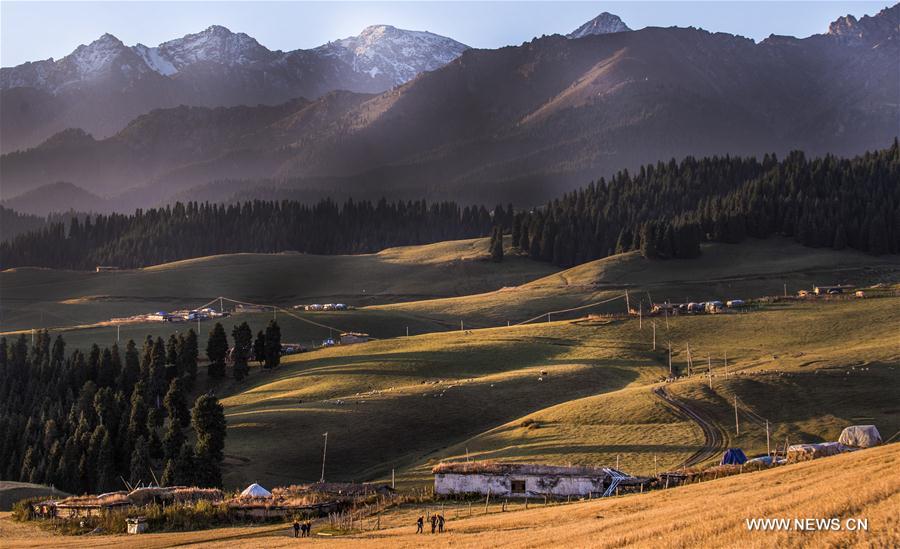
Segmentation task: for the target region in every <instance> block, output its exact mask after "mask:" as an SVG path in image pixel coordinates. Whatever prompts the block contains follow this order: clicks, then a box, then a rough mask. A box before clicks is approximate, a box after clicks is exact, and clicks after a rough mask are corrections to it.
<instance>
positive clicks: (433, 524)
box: [431, 515, 437, 534]
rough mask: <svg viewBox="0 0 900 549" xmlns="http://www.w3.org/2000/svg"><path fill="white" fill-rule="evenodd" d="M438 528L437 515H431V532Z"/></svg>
mask: <svg viewBox="0 0 900 549" xmlns="http://www.w3.org/2000/svg"><path fill="white" fill-rule="evenodd" d="M436 529H437V515H431V533H432V534H433V533H434V531H435V530H436Z"/></svg>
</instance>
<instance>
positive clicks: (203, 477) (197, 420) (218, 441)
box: [191, 394, 226, 487]
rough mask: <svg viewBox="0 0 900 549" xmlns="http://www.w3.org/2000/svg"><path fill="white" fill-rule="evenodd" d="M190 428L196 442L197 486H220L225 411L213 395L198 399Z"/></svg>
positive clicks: (202, 396) (192, 413)
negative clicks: (192, 430)
mask: <svg viewBox="0 0 900 549" xmlns="http://www.w3.org/2000/svg"><path fill="white" fill-rule="evenodd" d="M191 426H192V427H193V429H194V435H195V438H196V440H197V442H196V445H195V447H194V456H195V457H194V462H195V468H194V470H195V476H196V479H195V480H196V484H197V485H198V486H208V487H219V486H221V485H222V471H221V467H222V460H223V459H224V454H223V452H224V450H225V434H226V422H225V410H224V408H222V405H221V404H219V401H218V400H217V399H216V398H215V397H214V396H212V395H209V394H206V395H201V396H199V397H197V400H196V401H195V402H194V407H193V409H192V410H191Z"/></svg>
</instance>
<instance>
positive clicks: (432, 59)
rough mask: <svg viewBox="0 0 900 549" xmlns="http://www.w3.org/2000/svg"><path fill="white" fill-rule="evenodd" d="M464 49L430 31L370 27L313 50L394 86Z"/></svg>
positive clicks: (446, 61)
mask: <svg viewBox="0 0 900 549" xmlns="http://www.w3.org/2000/svg"><path fill="white" fill-rule="evenodd" d="M467 49H469V47H468V46H466V45H465V44H462V43H460V42H457V41H456V40H453V39H452V38H447V37H445V36H440V35H438V34H434V33H431V32H427V31H410V30H404V29H398V28H396V27H393V26H391V25H371V26H369V27H366V28H365V29H363V31H362V32H361V33H359V35H357V36H351V37H349V38H344V39H342V40H337V41H335V42H329V43H328V44H325V45H324V46H320V47H319V48H316V51H318V52H320V53H322V54H324V55H327V56H335V57H341V58H345V59H347V60H348V62H350V63H351V64H352V65H353V68H354V70H355V71H356V72H359V73H366V74H368V75H369V76H370V77H372V78H375V77H376V76H382V77H383V78H387V79H389V80H390V81H391V82H392V83H393V84H395V85H396V84H402V83H403V82H406V81H408V80H410V79H412V78H413V77H415V76H416V75H417V74H419V73H420V72H423V71H431V70H434V69H437V68H439V67H441V66H443V65H445V64H447V63H449V62H450V61H453V60H454V59H456V58H457V57H459V55H460V54H462V52H464V51H465V50H467Z"/></svg>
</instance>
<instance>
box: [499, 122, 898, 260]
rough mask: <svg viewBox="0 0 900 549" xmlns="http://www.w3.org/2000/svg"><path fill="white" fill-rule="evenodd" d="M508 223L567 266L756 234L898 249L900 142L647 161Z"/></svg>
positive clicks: (685, 252) (534, 250)
mask: <svg viewBox="0 0 900 549" xmlns="http://www.w3.org/2000/svg"><path fill="white" fill-rule="evenodd" d="M508 230H509V231H510V232H511V233H512V241H513V245H514V246H517V247H518V248H519V249H520V250H521V251H523V252H524V253H527V254H528V255H530V256H531V257H532V258H534V259H538V260H543V261H550V262H552V263H554V264H556V265H559V266H562V267H569V266H572V265H577V264H579V263H584V262H585V261H590V260H593V259H599V258H602V257H606V256H608V255H612V254H614V253H622V252H626V251H629V250H640V251H641V252H642V253H643V254H644V255H645V256H647V257H654V258H673V257H684V258H688V257H695V256H697V255H699V254H700V243H701V242H706V241H711V242H741V241H742V240H744V239H745V238H746V237H748V236H752V237H757V238H766V237H769V236H772V235H783V236H788V237H793V238H794V239H795V240H797V242H799V243H801V244H803V245H805V246H813V247H832V248H835V249H841V248H845V247H849V248H855V249H858V250H862V251H865V252H869V253H872V254H884V253H898V252H900V148H898V144H897V141H896V140H895V141H894V144H893V146H891V147H890V148H888V149H884V150H881V151H877V152H873V153H867V154H865V155H862V156H858V157H856V158H852V159H840V158H836V157H833V156H826V157H824V158H817V159H814V160H809V159H807V158H806V157H805V156H804V155H803V154H802V153H798V152H794V153H791V154H789V155H788V156H787V157H786V158H785V159H784V160H782V161H778V160H777V159H776V158H775V157H774V156H769V155H766V156H765V157H764V158H763V159H762V161H758V160H756V159H754V158H732V157H727V156H726V157H712V158H704V159H700V160H697V159H695V158H691V157H688V158H686V159H684V160H683V161H682V162H680V163H676V162H675V161H674V160H672V161H669V162H668V163H658V164H656V165H647V166H644V167H642V168H641V169H640V171H639V172H638V173H636V174H630V173H628V172H627V171H622V172H620V173H618V174H616V175H615V176H614V177H613V178H611V179H610V180H608V181H607V180H604V179H600V180H599V181H598V182H595V183H591V184H590V185H588V186H587V187H586V188H583V189H580V190H577V191H574V192H572V193H569V194H566V195H565V196H563V197H562V198H560V199H558V200H554V201H552V202H551V203H549V204H548V205H547V206H546V207H545V208H541V209H536V210H533V211H530V212H522V213H518V214H516V215H515V216H514V217H513V219H512V222H511V225H510V226H509V227H508ZM495 238H496V237H495ZM492 249H493V248H492Z"/></svg>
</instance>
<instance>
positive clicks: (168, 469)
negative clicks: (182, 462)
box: [159, 459, 178, 486]
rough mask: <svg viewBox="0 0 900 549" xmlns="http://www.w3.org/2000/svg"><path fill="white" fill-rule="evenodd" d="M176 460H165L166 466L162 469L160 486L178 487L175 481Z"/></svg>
mask: <svg viewBox="0 0 900 549" xmlns="http://www.w3.org/2000/svg"><path fill="white" fill-rule="evenodd" d="M176 469H177V466H176V460H174V459H167V460H166V466H165V468H164V469H163V474H162V478H160V479H159V482H160V484H162V485H163V486H178V481H177V480H176V475H177V473H176Z"/></svg>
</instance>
